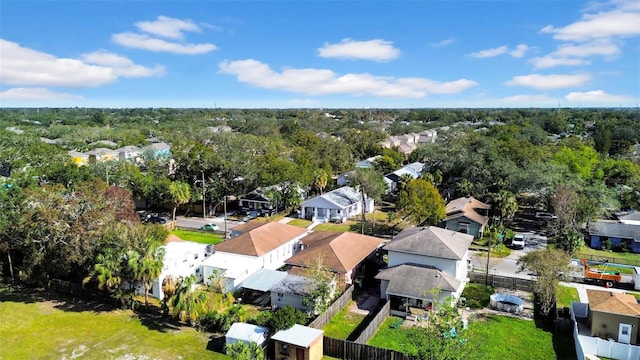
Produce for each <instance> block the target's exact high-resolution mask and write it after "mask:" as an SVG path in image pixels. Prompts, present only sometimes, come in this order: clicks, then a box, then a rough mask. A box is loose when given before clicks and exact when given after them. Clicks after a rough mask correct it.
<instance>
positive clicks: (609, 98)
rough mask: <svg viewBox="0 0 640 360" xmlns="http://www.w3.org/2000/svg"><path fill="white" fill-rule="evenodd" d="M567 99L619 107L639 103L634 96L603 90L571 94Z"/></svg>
mask: <svg viewBox="0 0 640 360" xmlns="http://www.w3.org/2000/svg"><path fill="white" fill-rule="evenodd" d="M565 99H567V100H569V101H574V102H581V103H598V104H612V105H619V104H621V103H632V102H634V101H637V99H634V98H633V97H632V96H626V95H613V94H607V93H605V92H604V91H602V90H592V91H586V92H570V93H569V94H567V96H565Z"/></svg>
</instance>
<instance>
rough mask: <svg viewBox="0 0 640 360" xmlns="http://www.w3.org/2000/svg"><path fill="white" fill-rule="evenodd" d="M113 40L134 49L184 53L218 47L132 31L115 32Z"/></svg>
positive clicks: (201, 51)
mask: <svg viewBox="0 0 640 360" xmlns="http://www.w3.org/2000/svg"><path fill="white" fill-rule="evenodd" d="M111 40H112V41H113V42H114V43H116V44H118V45H122V46H126V47H130V48H134V49H142V50H148V51H155V52H170V53H174V54H182V55H200V54H206V53H208V52H211V51H213V50H217V49H218V47H217V46H215V45H213V44H182V43H176V42H169V41H166V40H162V39H157V38H152V37H149V35H146V34H136V33H132V32H124V33H119V34H113V35H112V36H111Z"/></svg>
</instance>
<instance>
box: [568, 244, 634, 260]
mask: <svg viewBox="0 0 640 360" xmlns="http://www.w3.org/2000/svg"><path fill="white" fill-rule="evenodd" d="M580 255H588V257H587V259H588V260H590V258H589V256H595V257H596V258H598V257H600V258H609V259H610V262H613V263H615V259H616V258H617V259H623V260H626V262H625V264H627V263H628V262H629V261H631V262H633V263H635V264H637V265H640V254H634V253H631V252H627V253H623V252H613V251H606V250H596V249H592V248H590V247H588V246H583V247H582V248H581V249H580V250H579V251H578V254H576V256H580Z"/></svg>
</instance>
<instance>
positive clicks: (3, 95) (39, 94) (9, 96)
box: [0, 88, 82, 101]
mask: <svg viewBox="0 0 640 360" xmlns="http://www.w3.org/2000/svg"><path fill="white" fill-rule="evenodd" d="M0 99H3V100H21V101H25V100H38V101H45V100H82V96H77V95H73V94H67V93H59V92H52V91H50V90H49V89H45V88H12V89H8V90H5V91H0Z"/></svg>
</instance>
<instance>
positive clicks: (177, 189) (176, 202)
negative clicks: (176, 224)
mask: <svg viewBox="0 0 640 360" xmlns="http://www.w3.org/2000/svg"><path fill="white" fill-rule="evenodd" d="M169 195H170V197H171V202H172V203H173V221H176V210H177V209H178V206H180V205H182V204H186V203H188V202H189V199H190V198H191V188H190V187H189V184H187V183H183V182H181V181H174V182H172V183H171V184H169Z"/></svg>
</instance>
